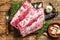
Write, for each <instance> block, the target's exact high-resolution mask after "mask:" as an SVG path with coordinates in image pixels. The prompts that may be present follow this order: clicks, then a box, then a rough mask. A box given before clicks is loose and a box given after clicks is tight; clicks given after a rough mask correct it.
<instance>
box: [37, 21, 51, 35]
mask: <svg viewBox="0 0 60 40" xmlns="http://www.w3.org/2000/svg"><path fill="white" fill-rule="evenodd" d="M49 24H50V21H46V22H45V24H44V26H43V28H42V29H41V30H40V31H39V32H38V33H37V36H41V35H42V34H43V33H44V32H45V31H46V30H47V28H48V25H49Z"/></svg>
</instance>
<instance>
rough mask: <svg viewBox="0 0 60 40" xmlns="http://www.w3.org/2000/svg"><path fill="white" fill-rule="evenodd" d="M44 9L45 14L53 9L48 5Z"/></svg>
mask: <svg viewBox="0 0 60 40" xmlns="http://www.w3.org/2000/svg"><path fill="white" fill-rule="evenodd" d="M45 9H46V12H47V13H50V12H52V10H53V7H52V6H50V5H48V6H47V7H46V8H45Z"/></svg>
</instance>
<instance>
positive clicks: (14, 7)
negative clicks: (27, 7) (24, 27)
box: [9, 1, 22, 20]
mask: <svg viewBox="0 0 60 40" xmlns="http://www.w3.org/2000/svg"><path fill="white" fill-rule="evenodd" d="M21 5H22V1H20V2H19V3H17V2H15V1H14V2H13V3H12V7H11V11H10V18H9V20H11V19H12V18H13V16H14V15H15V14H16V12H17V11H18V9H19V8H20V7H21Z"/></svg>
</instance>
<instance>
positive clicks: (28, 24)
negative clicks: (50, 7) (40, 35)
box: [17, 8, 44, 36]
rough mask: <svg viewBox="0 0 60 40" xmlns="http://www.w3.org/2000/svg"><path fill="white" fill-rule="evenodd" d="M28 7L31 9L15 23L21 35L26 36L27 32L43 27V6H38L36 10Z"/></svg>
mask: <svg viewBox="0 0 60 40" xmlns="http://www.w3.org/2000/svg"><path fill="white" fill-rule="evenodd" d="M30 9H31V10H30V11H29V13H28V14H27V16H26V17H25V18H24V19H23V20H22V21H21V22H19V23H18V25H17V26H18V27H19V30H20V32H21V34H22V36H26V35H27V34H30V33H32V32H35V31H37V30H39V29H41V28H42V27H43V22H44V13H43V8H40V9H38V10H35V9H34V8H30ZM31 11H32V12H31ZM33 12H34V13H33Z"/></svg>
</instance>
